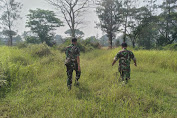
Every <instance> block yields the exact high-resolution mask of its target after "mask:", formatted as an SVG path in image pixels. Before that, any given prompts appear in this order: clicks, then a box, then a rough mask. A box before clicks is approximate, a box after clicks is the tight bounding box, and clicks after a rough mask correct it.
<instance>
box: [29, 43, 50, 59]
mask: <svg viewBox="0 0 177 118" xmlns="http://www.w3.org/2000/svg"><path fill="white" fill-rule="evenodd" d="M28 48H29V49H30V51H31V54H32V56H38V57H43V56H48V55H50V54H52V53H51V51H50V49H49V47H48V46H47V44H45V43H43V44H38V45H29V46H28Z"/></svg>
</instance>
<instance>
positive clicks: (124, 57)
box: [112, 43, 137, 83]
mask: <svg viewBox="0 0 177 118" xmlns="http://www.w3.org/2000/svg"><path fill="white" fill-rule="evenodd" d="M118 59H119V68H118V70H119V72H120V76H121V78H122V81H125V83H127V82H128V80H129V79H130V62H131V59H132V60H133V61H134V65H135V66H137V64H136V58H135V56H134V54H133V53H132V52H131V51H129V50H127V43H122V50H121V51H120V52H119V53H118V54H117V55H116V56H115V58H114V61H113V63H112V66H114V64H115V63H116V61H117V60H118Z"/></svg>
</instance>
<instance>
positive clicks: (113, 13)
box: [96, 0, 121, 48]
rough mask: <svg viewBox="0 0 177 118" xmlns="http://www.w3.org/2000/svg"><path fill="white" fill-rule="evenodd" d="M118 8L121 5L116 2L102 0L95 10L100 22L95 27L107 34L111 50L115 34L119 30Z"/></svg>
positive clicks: (114, 0) (119, 17) (115, 0)
mask: <svg viewBox="0 0 177 118" xmlns="http://www.w3.org/2000/svg"><path fill="white" fill-rule="evenodd" d="M120 8H121V4H120V3H119V2H118V1H117V0H102V1H101V2H100V3H99V6H98V7H97V10H96V12H97V15H98V18H99V20H100V22H99V23H98V24H97V25H98V26H99V27H101V30H102V31H104V32H105V33H106V34H107V37H108V38H109V43H110V47H111V48H112V40H113V39H114V38H115V36H116V35H115V33H116V32H118V31H119V28H120V23H121V16H120V13H119V11H120Z"/></svg>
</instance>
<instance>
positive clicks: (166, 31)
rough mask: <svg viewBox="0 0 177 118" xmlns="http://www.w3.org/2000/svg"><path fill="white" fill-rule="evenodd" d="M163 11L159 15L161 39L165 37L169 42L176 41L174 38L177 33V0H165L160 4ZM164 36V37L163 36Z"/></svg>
mask: <svg viewBox="0 0 177 118" xmlns="http://www.w3.org/2000/svg"><path fill="white" fill-rule="evenodd" d="M159 7H160V8H161V9H162V10H163V12H162V13H161V14H160V15H159V16H158V17H159V22H158V25H159V33H160V35H161V36H160V37H161V39H165V40H166V41H165V40H164V41H165V42H166V45H167V44H171V43H173V42H174V41H175V39H176V38H174V36H175V34H176V32H175V31H176V24H177V21H176V20H175V18H176V17H177V15H176V11H177V10H176V7H177V1H176V0H165V1H164V2H163V3H162V5H160V6H159ZM162 37H163V38H162Z"/></svg>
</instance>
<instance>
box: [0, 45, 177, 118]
mask: <svg viewBox="0 0 177 118" xmlns="http://www.w3.org/2000/svg"><path fill="white" fill-rule="evenodd" d="M119 50H120V49H119V48H117V49H113V50H94V51H91V52H88V53H82V54H81V70H82V75H81V79H80V86H79V87H75V86H72V90H71V91H68V89H67V86H66V81H67V80H66V78H67V77H66V67H65V66H64V59H65V55H64V54H63V53H60V52H59V51H57V50H55V49H48V48H47V47H45V46H44V47H42V48H41V47H40V46H31V47H28V48H23V49H17V48H16V47H12V48H9V47H0V54H1V57H0V75H1V76H0V79H1V80H8V82H7V85H4V86H3V87H1V88H0V118H1V117H2V118H6V117H7V118H38V117H39V118H94V117H96V118H137V117H138V118H143V117H144V118H147V117H149V118H177V52H173V51H155V50H152V51H146V50H139V51H133V52H134V54H135V56H136V58H137V64H138V67H134V66H133V63H132V64H131V80H130V81H129V83H128V84H127V85H125V86H123V85H122V83H120V82H118V78H119V75H117V71H118V63H117V64H116V66H114V67H112V66H111V63H112V61H113V58H114V56H115V55H116V53H117V52H118V51H119ZM43 55H46V56H43ZM116 75H117V76H116Z"/></svg>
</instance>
